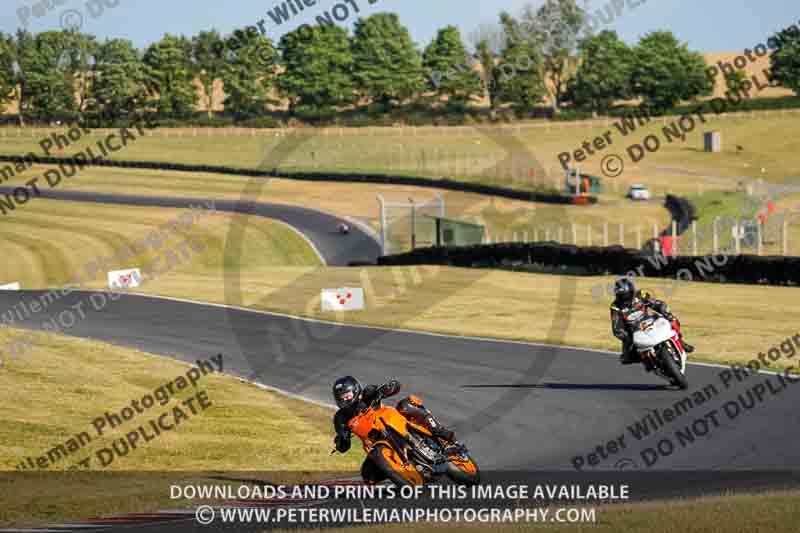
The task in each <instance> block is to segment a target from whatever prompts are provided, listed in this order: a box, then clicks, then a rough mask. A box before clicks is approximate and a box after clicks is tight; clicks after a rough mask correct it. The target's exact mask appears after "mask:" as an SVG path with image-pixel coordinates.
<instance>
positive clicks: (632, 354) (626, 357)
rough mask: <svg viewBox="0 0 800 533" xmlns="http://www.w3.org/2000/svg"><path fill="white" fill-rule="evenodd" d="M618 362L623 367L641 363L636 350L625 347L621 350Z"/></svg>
mask: <svg viewBox="0 0 800 533" xmlns="http://www.w3.org/2000/svg"><path fill="white" fill-rule="evenodd" d="M619 362H620V363H622V364H623V365H635V364H636V363H641V362H642V360H641V359H640V358H639V353H638V352H637V351H636V350H634V349H632V348H631V347H627V346H626V347H624V348H623V349H622V354H621V355H620V356H619Z"/></svg>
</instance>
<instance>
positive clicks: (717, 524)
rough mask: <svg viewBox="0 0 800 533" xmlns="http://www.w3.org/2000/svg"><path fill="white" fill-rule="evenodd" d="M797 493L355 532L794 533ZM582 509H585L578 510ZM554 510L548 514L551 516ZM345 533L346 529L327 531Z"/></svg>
mask: <svg viewBox="0 0 800 533" xmlns="http://www.w3.org/2000/svg"><path fill="white" fill-rule="evenodd" d="M798 496H800V493H798V492H797V491H779V492H765V493H760V494H736V495H726V496H714V497H705V498H696V499H688V500H675V501H669V502H650V503H641V504H631V505H615V506H600V507H597V508H596V510H597V512H596V516H597V522H596V523H593V524H591V523H588V524H587V523H583V524H580V523H573V524H556V523H546V524H533V523H531V524H516V525H508V524H481V523H472V524H470V523H463V522H462V523H453V524H431V523H421V524H413V525H408V524H402V525H401V524H392V525H388V526H387V525H381V526H366V527H360V528H359V531H363V532H364V533H372V532H381V533H383V532H387V533H394V532H400V531H432V532H435V533H457V532H464V531H467V532H473V531H475V532H478V531H486V530H487V529H488V528H489V527H491V528H492V529H493V530H494V529H497V530H499V531H502V532H503V533H505V532H509V533H514V532H522V531H541V532H547V533H561V532H569V533H590V532H591V533H596V532H598V531H600V532H618V531H624V532H626V533H628V532H632V533H633V532H642V533H672V532H674V531H683V532H686V533H734V532H735V533H761V532H763V531H771V532H774V533H793V532H795V531H797V521H798V519H800V509H798V507H797V498H798ZM581 507H582V508H584V507H585V506H581ZM553 513H555V509H551V515H552V514H553ZM327 531H330V532H331V533H345V532H346V531H350V529H330V530H327Z"/></svg>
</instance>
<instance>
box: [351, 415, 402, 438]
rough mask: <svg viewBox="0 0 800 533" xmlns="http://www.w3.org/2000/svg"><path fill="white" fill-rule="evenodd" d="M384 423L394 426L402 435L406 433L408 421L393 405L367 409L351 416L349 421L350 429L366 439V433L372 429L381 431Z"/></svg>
mask: <svg viewBox="0 0 800 533" xmlns="http://www.w3.org/2000/svg"><path fill="white" fill-rule="evenodd" d="M384 423H385V424H388V425H389V426H391V427H392V428H394V429H395V430H396V431H397V432H398V433H400V434H401V435H403V436H406V435H407V434H408V421H407V420H406V418H405V417H404V416H403V415H401V414H400V413H399V412H398V411H397V409H395V408H394V407H380V408H379V409H367V410H366V411H365V412H363V413H362V414H361V415H359V416H357V417H355V418H353V419H352V420H350V422H349V424H348V425H349V426H350V429H352V430H353V433H355V434H356V435H358V437H359V438H361V439H362V440H364V441H366V440H368V438H367V435H369V432H370V431H372V430H373V429H375V430H378V431H382V430H384V429H385V425H384Z"/></svg>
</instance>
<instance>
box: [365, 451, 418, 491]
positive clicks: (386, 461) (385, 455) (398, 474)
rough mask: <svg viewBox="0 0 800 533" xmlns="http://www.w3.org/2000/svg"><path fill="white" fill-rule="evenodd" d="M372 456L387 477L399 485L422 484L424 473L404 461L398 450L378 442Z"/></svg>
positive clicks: (371, 453)
mask: <svg viewBox="0 0 800 533" xmlns="http://www.w3.org/2000/svg"><path fill="white" fill-rule="evenodd" d="M370 458H371V459H372V461H373V462H374V463H375V464H376V465H377V466H378V468H380V469H381V470H382V471H383V473H384V474H386V477H388V478H389V480H390V481H391V482H392V483H394V484H395V485H397V486H403V485H422V483H423V479H422V475H420V473H419V472H417V469H416V468H414V467H413V466H411V465H406V464H404V463H403V459H402V458H401V457H400V454H398V453H397V452H396V451H394V450H393V449H392V448H390V447H389V446H387V445H385V444H378V445H377V446H375V448H373V449H372V451H371V452H370Z"/></svg>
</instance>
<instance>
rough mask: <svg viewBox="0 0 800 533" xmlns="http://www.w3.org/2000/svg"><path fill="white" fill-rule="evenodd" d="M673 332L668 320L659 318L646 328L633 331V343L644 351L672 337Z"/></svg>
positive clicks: (639, 349)
mask: <svg viewBox="0 0 800 533" xmlns="http://www.w3.org/2000/svg"><path fill="white" fill-rule="evenodd" d="M673 335H674V332H673V331H672V325H671V324H670V323H669V320H666V319H664V318H659V319H658V320H656V321H655V322H653V325H652V326H651V327H650V328H648V329H646V330H639V331H635V332H634V333H633V344H634V345H635V346H636V349H637V350H638V351H640V352H646V351H647V350H650V349H652V348H654V347H655V346H658V345H659V344H661V343H662V342H664V341H666V340H668V339H670V338H672V336H673Z"/></svg>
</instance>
